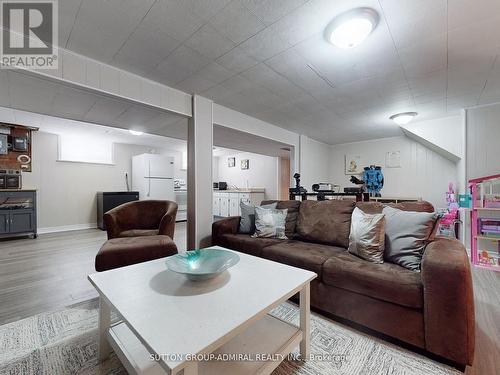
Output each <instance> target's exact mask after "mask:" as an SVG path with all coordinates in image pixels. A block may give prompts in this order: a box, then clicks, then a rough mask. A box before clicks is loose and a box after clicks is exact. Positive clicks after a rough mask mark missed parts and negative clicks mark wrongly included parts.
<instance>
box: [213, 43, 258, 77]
mask: <svg viewBox="0 0 500 375" xmlns="http://www.w3.org/2000/svg"><path fill="white" fill-rule="evenodd" d="M217 62H218V63H219V64H220V65H222V66H223V67H225V68H226V69H229V70H231V71H233V72H234V73H241V72H242V71H244V70H247V69H248V68H251V67H252V66H255V65H257V64H258V63H259V62H258V61H257V60H256V59H254V58H253V57H251V56H249V55H248V54H247V53H246V52H245V51H244V50H243V49H242V48H240V47H236V48H233V49H232V50H231V51H229V52H228V53H226V54H225V55H224V56H221V57H219V58H218V59H217Z"/></svg>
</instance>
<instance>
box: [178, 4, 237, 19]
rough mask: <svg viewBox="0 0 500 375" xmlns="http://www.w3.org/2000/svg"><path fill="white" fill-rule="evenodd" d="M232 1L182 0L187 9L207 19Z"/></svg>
mask: <svg viewBox="0 0 500 375" xmlns="http://www.w3.org/2000/svg"><path fill="white" fill-rule="evenodd" d="M230 2H231V0H182V3H183V4H184V6H185V7H186V9H188V10H189V11H190V12H192V13H194V14H196V15H198V16H199V17H201V18H203V19H204V20H207V21H208V20H209V19H210V18H212V17H213V16H214V15H216V14H217V13H218V12H220V11H221V10H222V9H223V8H224V7H225V6H227V5H228V4H229V3H230Z"/></svg>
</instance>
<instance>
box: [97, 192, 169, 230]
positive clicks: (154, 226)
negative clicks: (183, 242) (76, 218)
mask: <svg viewBox="0 0 500 375" xmlns="http://www.w3.org/2000/svg"><path fill="white" fill-rule="evenodd" d="M176 215H177V203H175V202H171V201H163V200H142V201H134V202H128V203H125V204H122V205H120V206H118V207H115V208H113V209H112V210H109V211H108V212H106V213H105V214H104V222H105V223H106V230H107V232H108V239H111V238H117V237H131V236H134V235H135V233H137V235H155V234H161V235H166V236H169V237H170V238H173V237H174V230H175V217H176ZM135 231H139V232H135ZM144 231H146V232H144Z"/></svg>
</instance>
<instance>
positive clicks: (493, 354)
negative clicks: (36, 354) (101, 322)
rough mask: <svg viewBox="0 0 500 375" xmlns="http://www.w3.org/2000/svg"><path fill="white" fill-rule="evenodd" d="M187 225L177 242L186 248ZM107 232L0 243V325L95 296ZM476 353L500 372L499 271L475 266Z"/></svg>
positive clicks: (486, 373)
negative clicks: (94, 277) (93, 280)
mask: <svg viewBox="0 0 500 375" xmlns="http://www.w3.org/2000/svg"><path fill="white" fill-rule="evenodd" d="M185 238H186V225H185V223H179V224H177V227H176V235H175V242H176V243H177V246H178V247H179V248H180V249H185V248H186V240H185ZM105 240H106V234H105V232H102V231H100V230H84V231H74V232H65V233H57V234H46V235H41V236H40V237H38V238H37V239H36V240H33V239H19V240H10V241H3V242H0V325H1V324H5V323H8V322H12V321H15V320H18V319H22V318H25V317H28V316H31V315H34V314H38V313H41V312H46V311H51V310H54V309H58V308H62V307H65V306H68V305H72V304H75V303H77V302H81V301H84V300H87V299H89V298H93V297H96V296H97V294H96V292H95V290H94V289H93V288H92V286H91V285H90V283H89V282H88V281H87V275H88V274H90V273H93V272H95V271H94V257H95V254H96V253H97V250H98V249H99V247H100V246H101V245H102V243H103V242H104V241H105ZM473 277H474V295H475V301H476V356H475V360H474V366H472V367H467V369H466V371H465V373H466V374H467V375H493V374H500V272H492V271H488V270H482V269H474V270H473Z"/></svg>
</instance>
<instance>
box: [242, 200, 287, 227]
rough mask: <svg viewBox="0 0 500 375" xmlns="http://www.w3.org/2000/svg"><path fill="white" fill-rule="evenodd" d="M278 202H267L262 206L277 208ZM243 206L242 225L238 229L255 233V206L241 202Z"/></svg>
mask: <svg viewBox="0 0 500 375" xmlns="http://www.w3.org/2000/svg"><path fill="white" fill-rule="evenodd" d="M277 204H278V203H277V202H275V203H271V204H266V205H263V206H261V207H264V208H276V205H277ZM240 208H241V219H240V227H239V229H238V232H239V233H246V234H250V233H251V234H253V233H255V207H254V206H250V205H248V204H245V203H243V202H240Z"/></svg>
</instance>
